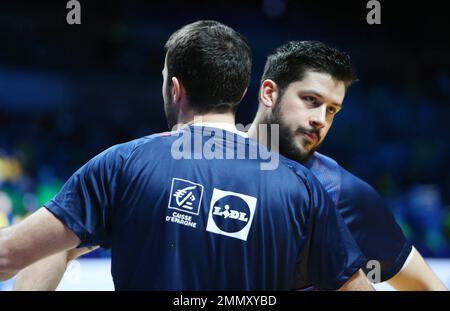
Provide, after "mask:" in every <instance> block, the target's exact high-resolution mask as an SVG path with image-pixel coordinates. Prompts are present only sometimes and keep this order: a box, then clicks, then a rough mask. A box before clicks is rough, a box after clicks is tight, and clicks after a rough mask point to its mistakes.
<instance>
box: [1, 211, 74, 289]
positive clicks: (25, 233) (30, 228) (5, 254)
mask: <svg viewBox="0 0 450 311" xmlns="http://www.w3.org/2000/svg"><path fill="white" fill-rule="evenodd" d="M80 242H81V241H80V239H79V238H78V237H77V236H76V235H75V233H73V232H72V231H71V230H70V229H68V228H67V227H66V226H65V225H64V224H63V223H62V222H61V221H59V220H58V219H57V218H56V217H55V216H53V214H52V213H50V212H49V211H48V210H47V209H46V208H41V209H39V210H37V211H36V212H35V213H33V214H32V215H30V216H29V217H27V218H25V219H24V220H23V221H22V222H20V223H18V224H17V225H14V226H11V227H7V228H5V229H2V230H0V280H7V279H9V278H11V277H13V276H14V275H15V274H16V273H17V272H18V271H19V270H21V269H23V268H24V267H26V266H28V265H30V264H32V263H34V262H36V261H38V260H40V259H42V258H45V257H47V256H50V255H52V254H55V253H58V252H61V251H64V250H67V249H72V248H75V247H76V246H77V245H79V244H80Z"/></svg>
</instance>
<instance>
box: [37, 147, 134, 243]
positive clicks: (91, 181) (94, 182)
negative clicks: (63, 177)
mask: <svg viewBox="0 0 450 311" xmlns="http://www.w3.org/2000/svg"><path fill="white" fill-rule="evenodd" d="M128 149H129V148H127V146H126V145H125V144H123V145H117V146H114V147H111V148H109V149H108V150H106V151H104V152H102V153H100V154H99V155H97V156H96V157H94V158H93V159H91V160H90V161H89V162H88V163H86V164H85V165H84V166H82V167H81V168H80V169H79V170H78V171H76V172H75V173H74V174H73V175H72V176H71V177H70V178H69V179H68V180H67V182H66V183H65V184H64V186H63V187H62V189H61V190H60V192H59V193H58V194H57V195H56V196H55V197H54V198H53V199H52V200H50V201H49V202H47V203H46V204H44V207H46V208H47V209H48V210H49V211H50V212H51V213H52V214H54V215H55V216H56V217H57V218H58V219H59V220H60V221H62V222H63V223H64V224H65V225H66V226H67V227H68V228H69V229H70V230H72V231H73V232H74V233H75V234H76V235H77V236H78V238H79V239H80V240H81V244H80V246H79V247H84V246H92V245H100V246H102V247H108V246H109V244H110V236H111V212H112V208H113V206H114V202H115V201H116V200H117V198H116V196H117V191H116V190H117V189H118V186H119V182H120V180H119V179H120V172H121V167H122V165H123V162H124V160H125V158H126V156H127V153H128V152H127V151H128Z"/></svg>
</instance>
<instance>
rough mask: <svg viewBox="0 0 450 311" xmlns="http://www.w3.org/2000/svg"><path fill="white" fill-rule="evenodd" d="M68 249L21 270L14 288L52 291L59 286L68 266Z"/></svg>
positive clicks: (18, 289)
mask: <svg viewBox="0 0 450 311" xmlns="http://www.w3.org/2000/svg"><path fill="white" fill-rule="evenodd" d="M67 257H68V251H65V252H61V253H58V254H55V255H52V256H50V257H47V258H44V259H42V260H40V261H38V262H36V263H34V264H32V265H30V266H28V267H26V268H25V269H23V270H22V271H20V272H19V274H18V275H17V278H16V282H15V283H14V287H13V290H17V291H51V290H55V289H56V288H57V287H58V284H59V282H60V281H61V279H62V277H63V276H64V272H65V271H66V267H67Z"/></svg>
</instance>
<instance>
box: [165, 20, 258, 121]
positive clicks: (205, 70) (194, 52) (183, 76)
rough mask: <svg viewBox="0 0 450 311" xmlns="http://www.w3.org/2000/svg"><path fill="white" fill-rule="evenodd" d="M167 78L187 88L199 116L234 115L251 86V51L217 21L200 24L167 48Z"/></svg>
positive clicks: (184, 30) (171, 40)
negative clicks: (211, 112) (204, 114)
mask: <svg viewBox="0 0 450 311" xmlns="http://www.w3.org/2000/svg"><path fill="white" fill-rule="evenodd" d="M165 48H166V51H167V59H166V61H167V74H168V77H169V83H171V77H177V78H178V79H180V80H181V82H182V84H183V85H184V87H185V88H186V93H187V98H188V100H189V103H190V104H191V106H192V107H193V108H194V110H195V111H196V112H198V113H204V112H209V111H215V112H225V111H228V110H232V111H234V110H235V108H236V106H237V105H238V104H239V102H240V101H241V99H242V97H243V95H244V92H245V89H246V88H247V87H248V85H249V83H250V74H251V63H252V57H251V49H250V46H249V45H248V42H247V40H246V39H245V38H244V37H243V36H242V35H241V34H239V33H238V32H236V31H234V30H233V29H231V28H230V27H228V26H225V25H223V24H221V23H219V22H216V21H198V22H195V23H192V24H189V25H186V26H184V27H182V28H181V29H179V30H177V31H176V32H175V33H174V34H172V35H171V36H170V38H169V40H168V41H167V43H166V45H165Z"/></svg>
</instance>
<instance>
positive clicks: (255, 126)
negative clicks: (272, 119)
mask: <svg viewBox="0 0 450 311" xmlns="http://www.w3.org/2000/svg"><path fill="white" fill-rule="evenodd" d="M262 124H263V123H262V117H261V114H260V113H259V111H258V113H257V114H256V117H255V119H254V120H253V122H252V125H251V126H250V129H249V130H248V132H247V134H248V136H249V137H250V138H252V139H253V140H256V141H258V142H259V143H260V144H263V145H264V146H266V147H267V143H268V141H269V140H268V138H270V137H268V135H269V133H270V132H268V131H267V129H266V130H265V131H259V126H260V125H262ZM266 126H270V125H266Z"/></svg>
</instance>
